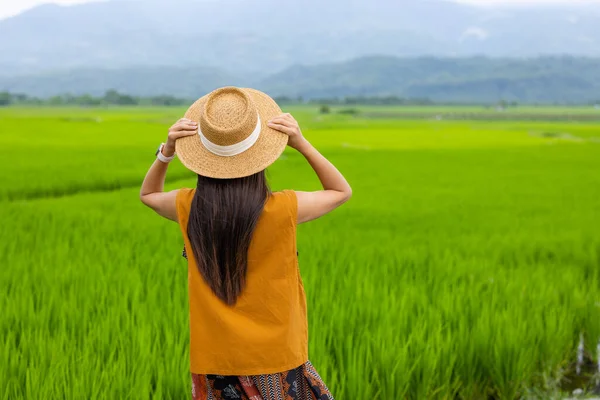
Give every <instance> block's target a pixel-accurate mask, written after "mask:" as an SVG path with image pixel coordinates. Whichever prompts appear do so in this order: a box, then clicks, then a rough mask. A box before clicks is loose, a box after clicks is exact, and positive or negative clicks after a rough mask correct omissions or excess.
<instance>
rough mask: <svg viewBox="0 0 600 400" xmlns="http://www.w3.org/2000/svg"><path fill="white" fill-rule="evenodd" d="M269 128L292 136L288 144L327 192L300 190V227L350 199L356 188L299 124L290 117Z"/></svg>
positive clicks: (271, 124)
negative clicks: (314, 145)
mask: <svg viewBox="0 0 600 400" xmlns="http://www.w3.org/2000/svg"><path fill="white" fill-rule="evenodd" d="M268 125H269V126H270V127H271V128H273V129H276V130H278V131H281V132H283V133H285V134H287V135H288V136H289V141H288V145H289V146H290V147H292V148H294V149H296V150H298V151H299V152H300V154H302V155H303V156H304V157H305V158H306V160H307V161H308V163H309V164H310V165H311V167H312V168H313V170H314V171H315V172H316V174H317V176H318V177H319V180H320V181H321V185H322V186H323V190H319V191H316V192H299V191H296V196H297V198H298V223H299V224H301V223H304V222H308V221H312V220H314V219H317V218H319V217H321V216H323V215H325V214H327V213H329V212H331V211H333V210H335V209H336V208H337V207H339V206H341V205H342V204H344V203H345V202H346V201H348V199H350V197H351V196H352V189H351V188H350V185H349V184H348V182H347V181H346V179H345V178H344V176H343V175H342V174H341V173H340V171H338V169H337V168H336V167H335V166H334V165H333V164H332V163H331V162H329V160H327V159H326V158H325V157H323V155H322V154H321V153H319V151H318V150H317V149H315V148H314V147H313V145H311V144H310V143H309V142H308V140H306V139H305V138H304V136H303V135H302V131H301V130H300V127H299V126H298V122H296V120H295V119H294V118H293V117H292V116H291V115H290V114H283V115H281V116H279V117H276V118H273V119H272V120H271V121H269V123H268Z"/></svg>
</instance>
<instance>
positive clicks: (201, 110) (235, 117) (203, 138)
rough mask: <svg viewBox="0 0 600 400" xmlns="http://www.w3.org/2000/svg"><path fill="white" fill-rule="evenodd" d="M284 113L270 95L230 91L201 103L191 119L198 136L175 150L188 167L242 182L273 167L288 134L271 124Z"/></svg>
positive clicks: (181, 141)
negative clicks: (194, 123)
mask: <svg viewBox="0 0 600 400" xmlns="http://www.w3.org/2000/svg"><path fill="white" fill-rule="evenodd" d="M279 114H281V109H280V108H279V106H278V105H277V103H275V101H274V100H273V99H272V98H270V97H269V96H268V95H266V94H265V93H262V92H260V91H258V90H254V89H246V88H243V89H242V88H236V87H224V88H221V89H217V90H215V91H213V92H211V93H209V94H207V95H206V96H204V97H202V98H200V99H199V100H197V101H196V102H195V103H194V104H192V106H191V107H190V108H189V109H188V110H187V112H186V113H185V118H188V119H190V120H192V121H196V122H197V123H198V134H197V135H191V136H186V137H182V138H179V139H177V141H176V142H175V152H176V153H177V157H179V159H180V160H181V162H182V163H183V165H185V167H186V168H188V169H190V170H192V171H194V172H195V173H197V174H198V175H202V176H207V177H210V178H219V179H229V178H241V177H244V176H249V175H252V174H255V173H257V172H259V171H262V170H264V169H265V168H267V167H268V166H269V165H271V164H272V163H273V162H275V160H277V158H279V156H280V155H281V153H282V152H283V150H284V149H285V146H286V145H287V142H288V136H287V135H286V134H284V133H281V132H279V131H276V130H274V129H271V128H269V127H268V126H267V122H268V121H269V120H270V119H272V118H274V117H276V116H277V115H279Z"/></svg>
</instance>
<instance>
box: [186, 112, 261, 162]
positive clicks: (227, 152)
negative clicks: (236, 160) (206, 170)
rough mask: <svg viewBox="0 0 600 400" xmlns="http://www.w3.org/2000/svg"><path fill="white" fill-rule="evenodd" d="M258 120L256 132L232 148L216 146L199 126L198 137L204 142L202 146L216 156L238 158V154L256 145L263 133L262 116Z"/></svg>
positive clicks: (231, 146)
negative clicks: (261, 132)
mask: <svg viewBox="0 0 600 400" xmlns="http://www.w3.org/2000/svg"><path fill="white" fill-rule="evenodd" d="M256 118H257V121H256V127H255V128H254V131H253V132H252V133H251V134H250V136H248V137H247V138H246V139H244V140H242V141H241V142H238V143H235V144H232V145H230V146H221V145H218V144H215V143H213V142H211V141H210V140H209V139H208V138H207V137H206V136H204V135H203V134H202V131H201V130H200V126H198V135H200V141H202V144H203V145H204V147H206V150H208V151H210V152H211V153H213V154H216V155H218V156H222V157H231V156H236V155H238V154H241V153H243V152H245V151H246V150H248V149H249V148H250V147H252V146H253V145H254V143H256V141H257V140H258V137H259V136H260V131H261V127H262V126H261V123H260V116H259V115H257V117H256Z"/></svg>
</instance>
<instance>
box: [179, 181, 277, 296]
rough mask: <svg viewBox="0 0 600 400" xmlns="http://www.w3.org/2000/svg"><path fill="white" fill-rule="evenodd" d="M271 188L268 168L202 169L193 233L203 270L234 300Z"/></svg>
mask: <svg viewBox="0 0 600 400" xmlns="http://www.w3.org/2000/svg"><path fill="white" fill-rule="evenodd" d="M270 193H271V191H270V189H269V185H268V184H267V178H266V176H265V171H261V172H258V173H256V174H254V175H250V176H248V177H245V178H235V179H214V178H207V177H205V176H201V175H198V184H197V186H196V193H195V195H194V199H193V200H192V205H191V210H190V216H189V221H188V227H187V233H188V237H189V239H190V244H191V246H192V251H193V252H194V258H195V259H196V264H197V265H198V270H199V271H200V274H201V275H202V276H203V277H204V279H205V281H206V282H207V284H208V285H209V286H210V288H211V289H212V291H213V292H214V293H215V295H216V296H217V297H219V298H220V299H221V300H223V301H224V302H225V303H227V304H228V305H233V304H235V302H236V301H237V298H238V296H239V295H240V294H241V292H242V289H243V288H244V286H245V283H246V271H247V269H248V249H249V248H250V241H251V239H252V234H253V233H254V229H255V228H256V224H257V222H258V219H259V217H260V215H261V213H262V211H263V208H264V205H265V202H266V200H267V198H268V196H269V195H270Z"/></svg>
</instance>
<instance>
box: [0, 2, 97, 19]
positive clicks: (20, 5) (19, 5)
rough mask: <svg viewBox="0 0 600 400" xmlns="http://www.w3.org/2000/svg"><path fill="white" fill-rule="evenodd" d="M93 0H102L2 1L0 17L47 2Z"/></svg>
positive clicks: (12, 14) (10, 15)
mask: <svg viewBox="0 0 600 400" xmlns="http://www.w3.org/2000/svg"><path fill="white" fill-rule="evenodd" d="M92 1H102V0H18V1H12V0H8V1H3V2H2V3H0V19H3V18H8V17H12V16H14V15H17V14H20V13H22V12H23V11H26V10H29V9H31V8H33V7H36V6H39V5H42V4H47V3H53V4H60V5H73V4H81V3H91V2H92Z"/></svg>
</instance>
